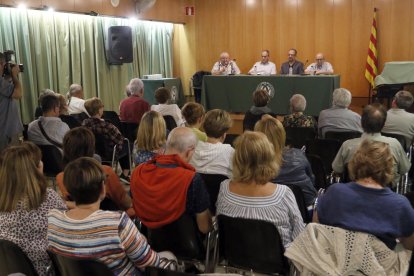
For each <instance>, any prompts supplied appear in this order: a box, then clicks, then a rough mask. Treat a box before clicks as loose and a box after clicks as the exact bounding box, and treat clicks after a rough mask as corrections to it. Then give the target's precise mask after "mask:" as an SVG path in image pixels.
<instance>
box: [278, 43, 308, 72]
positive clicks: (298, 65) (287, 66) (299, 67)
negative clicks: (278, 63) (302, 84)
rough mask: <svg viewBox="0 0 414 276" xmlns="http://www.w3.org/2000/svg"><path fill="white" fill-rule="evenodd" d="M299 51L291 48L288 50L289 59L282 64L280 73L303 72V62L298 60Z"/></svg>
mask: <svg viewBox="0 0 414 276" xmlns="http://www.w3.org/2000/svg"><path fill="white" fill-rule="evenodd" d="M297 54H298V51H297V50H296V49H293V48H292V49H290V50H289V52H288V61H287V62H285V63H283V64H282V67H281V68H280V74H282V75H300V74H303V63H302V62H300V61H298V60H296V55H297Z"/></svg>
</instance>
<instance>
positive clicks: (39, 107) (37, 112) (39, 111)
mask: <svg viewBox="0 0 414 276" xmlns="http://www.w3.org/2000/svg"><path fill="white" fill-rule="evenodd" d="M50 94H52V95H55V94H56V93H55V91H53V90H51V89H48V88H46V89H43V90H42V91H41V92H40V95H39V99H38V100H37V107H36V110H35V119H37V118H39V117H40V116H42V115H43V111H42V99H43V97H44V96H46V95H50ZM63 98H64V97H63ZM65 103H66V99H65Z"/></svg>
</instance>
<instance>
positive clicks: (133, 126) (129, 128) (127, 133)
mask: <svg viewBox="0 0 414 276" xmlns="http://www.w3.org/2000/svg"><path fill="white" fill-rule="evenodd" d="M138 127H139V124H137V123H128V122H121V133H122V135H124V137H125V138H128V140H129V141H130V142H131V143H134V141H135V140H136V139H137V132H138Z"/></svg>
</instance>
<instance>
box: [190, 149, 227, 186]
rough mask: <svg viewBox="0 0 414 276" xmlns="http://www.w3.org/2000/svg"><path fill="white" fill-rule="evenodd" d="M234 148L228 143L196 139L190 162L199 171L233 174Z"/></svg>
mask: <svg viewBox="0 0 414 276" xmlns="http://www.w3.org/2000/svg"><path fill="white" fill-rule="evenodd" d="M233 154H234V149H233V148H232V147H231V145H229V144H222V143H217V144H212V143H208V142H202V141H198V143H197V147H196V149H195V152H194V154H193V157H192V158H191V160H190V164H191V165H192V166H193V167H194V168H195V169H196V171H197V172H199V173H205V174H221V175H226V176H228V177H229V178H231V177H232V176H233V173H232V171H233V164H232V159H233Z"/></svg>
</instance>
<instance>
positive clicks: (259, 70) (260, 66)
mask: <svg viewBox="0 0 414 276" xmlns="http://www.w3.org/2000/svg"><path fill="white" fill-rule="evenodd" d="M269 56H270V52H269V50H263V51H262V60H261V61H258V62H256V63H255V64H254V65H253V67H252V69H250V71H249V75H265V76H269V75H276V65H275V64H274V63H273V62H271V61H269Z"/></svg>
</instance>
